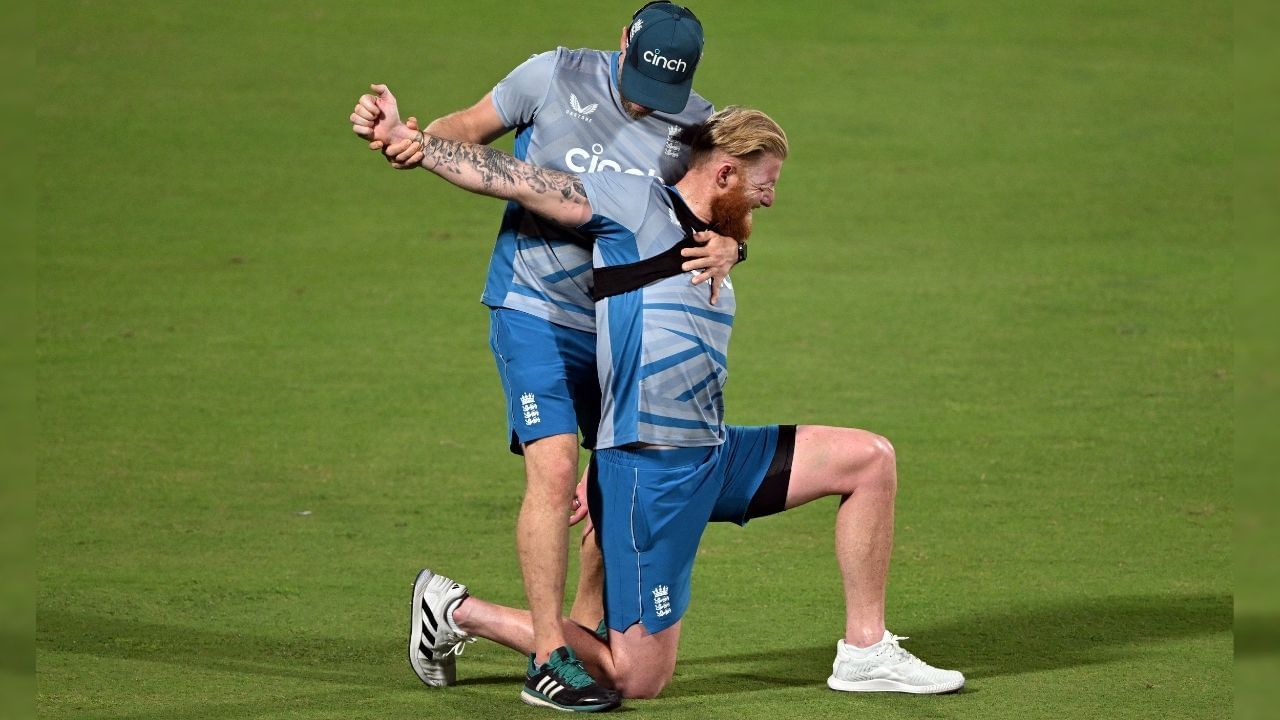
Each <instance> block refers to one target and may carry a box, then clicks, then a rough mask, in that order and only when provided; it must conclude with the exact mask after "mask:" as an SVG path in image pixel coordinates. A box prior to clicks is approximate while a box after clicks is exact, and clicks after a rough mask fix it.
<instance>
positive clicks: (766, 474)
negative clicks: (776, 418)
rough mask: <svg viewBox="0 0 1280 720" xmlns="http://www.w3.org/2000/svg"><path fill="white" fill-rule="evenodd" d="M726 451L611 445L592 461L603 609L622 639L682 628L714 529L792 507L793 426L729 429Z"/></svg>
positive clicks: (592, 497)
mask: <svg viewBox="0 0 1280 720" xmlns="http://www.w3.org/2000/svg"><path fill="white" fill-rule="evenodd" d="M725 431H726V436H725V441H724V444H722V445H716V446H713V447H695V448H676V449H671V450H657V449H636V450H631V449H623V448H609V449H606V450H597V451H596V452H595V454H594V456H593V457H592V462H591V473H590V477H589V480H588V492H589V493H590V496H589V504H590V508H591V521H592V522H593V523H594V524H595V527H596V539H597V540H596V541H597V542H598V543H600V548H601V550H602V551H603V554H604V605H605V619H606V621H607V622H608V624H609V627H610V628H612V629H614V630H617V631H619V632H622V631H625V630H626V629H627V628H629V627H631V626H632V625H634V624H636V623H643V624H644V627H645V629H647V630H648V631H649V632H650V633H657V632H659V631H661V630H664V629H666V628H668V627H670V626H672V625H674V624H675V623H676V622H677V621H679V620H680V618H682V617H684V613H685V610H687V609H688V607H689V595H690V591H691V579H692V574H693V560H694V557H695V556H696V555H697V552H698V543H699V542H700V541H701V540H702V532H703V530H705V529H706V527H707V523H709V522H733V523H737V524H739V525H745V524H747V521H748V520H751V519H752V518H756V517H762V516H764V515H771V514H773V513H776V512H781V511H782V510H783V509H784V508H785V506H786V500H787V486H788V484H789V483H790V480H791V460H792V457H793V456H794V454H795V436H796V428H795V426H794V425H781V426H779V425H769V426H765V427H739V426H733V425H730V426H728V427H726V428H725Z"/></svg>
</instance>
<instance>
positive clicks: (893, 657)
mask: <svg viewBox="0 0 1280 720" xmlns="http://www.w3.org/2000/svg"><path fill="white" fill-rule="evenodd" d="M906 639H907V638H905V637H899V636H897V635H894V634H893V633H891V632H889V631H888V630H885V631H884V638H883V639H882V640H881V641H880V642H878V643H876V644H875V645H872V646H871V647H868V648H856V647H854V646H852V645H845V644H844V641H843V640H841V641H839V642H837V643H836V661H835V662H834V663H832V665H831V677H829V678H827V687H829V688H831V689H832V690H843V691H845V692H904V693H917V694H934V693H947V692H954V691H956V690H959V689H960V688H962V687H964V675H961V674H960V673H958V672H956V671H955V670H941V669H939V668H936V667H933V666H931V665H929V664H928V663H926V662H925V661H923V660H921V659H920V658H918V657H916V656H915V655H912V654H911V653H909V652H907V651H906V650H904V649H902V646H901V645H899V644H898V641H899V640H906Z"/></svg>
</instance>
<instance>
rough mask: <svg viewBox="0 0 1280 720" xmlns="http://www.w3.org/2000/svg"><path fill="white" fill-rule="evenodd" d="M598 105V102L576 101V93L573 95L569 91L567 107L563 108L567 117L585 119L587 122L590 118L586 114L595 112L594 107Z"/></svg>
mask: <svg viewBox="0 0 1280 720" xmlns="http://www.w3.org/2000/svg"><path fill="white" fill-rule="evenodd" d="M598 107H600V103H591V104H590V105H583V104H582V103H581V102H579V101H578V96H577V95H574V94H573V93H569V109H568V110H565V111H564V114H565V115H568V116H569V117H571V118H573V119H575V120H585V121H587V122H591V118H589V117H587V116H588V115H590V114H591V113H593V112H595V111H596V108H598Z"/></svg>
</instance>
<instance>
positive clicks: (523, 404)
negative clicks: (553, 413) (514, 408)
mask: <svg viewBox="0 0 1280 720" xmlns="http://www.w3.org/2000/svg"><path fill="white" fill-rule="evenodd" d="M520 409H521V410H523V411H524V424H525V425H537V424H538V423H540V422H542V417H541V416H540V415H539V414H538V403H536V402H534V400H533V393H525V394H523V395H521V396H520Z"/></svg>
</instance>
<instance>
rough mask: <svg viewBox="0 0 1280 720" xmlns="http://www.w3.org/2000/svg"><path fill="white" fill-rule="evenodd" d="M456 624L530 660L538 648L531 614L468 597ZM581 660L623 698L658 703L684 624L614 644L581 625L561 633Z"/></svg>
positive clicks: (638, 630) (618, 637)
mask: <svg viewBox="0 0 1280 720" xmlns="http://www.w3.org/2000/svg"><path fill="white" fill-rule="evenodd" d="M453 621H454V622H455V623H457V625H458V627H459V628H460V629H462V630H463V631H465V632H466V633H468V634H470V635H475V636H476V637H482V638H485V639H486V640H492V641H493V642H496V643H498V644H500V645H506V646H507V647H509V648H511V649H512V650H515V651H516V652H518V653H521V654H524V655H528V654H529V652H531V651H532V647H533V627H532V621H531V616H530V614H529V612H528V611H526V610H517V609H515V608H509V607H504V606H502V605H495V604H493V603H491V602H487V601H485V600H481V599H480V598H477V597H475V596H468V597H467V598H466V599H464V600H463V601H462V603H461V604H459V605H458V607H457V608H456V609H455V610H454V611H453ZM561 630H562V632H563V634H564V637H565V638H566V639H567V640H568V644H569V646H570V647H572V648H573V651H574V653H575V654H577V656H578V659H579V660H581V661H582V664H583V666H584V667H585V668H586V670H587V672H589V673H591V676H592V677H593V678H595V679H596V681H597V682H599V683H601V684H604V685H607V686H611V687H613V688H616V689H617V690H618V691H619V692H621V693H622V695H623V697H628V698H650V697H657V695H658V693H659V692H661V691H662V688H664V687H665V686H666V684H667V682H669V681H670V680H671V675H672V673H673V672H674V671H675V664H676V650H677V647H678V646H679V644H680V623H676V624H675V625H673V626H671V627H669V628H667V629H666V630H663V631H662V632H660V633H658V634H656V635H650V634H649V632H648V631H646V630H645V629H644V627H643V626H641V625H638V624H637V625H632V626H631V627H630V628H628V629H627V631H626V632H625V633H620V632H617V631H616V630H611V631H610V632H609V642H607V643H606V642H603V641H601V640H600V638H598V637H596V636H595V634H594V633H592V632H590V631H589V630H586V629H584V628H582V627H580V626H578V625H577V624H576V623H573V622H571V621H568V620H565V621H563V625H562V628H561Z"/></svg>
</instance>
